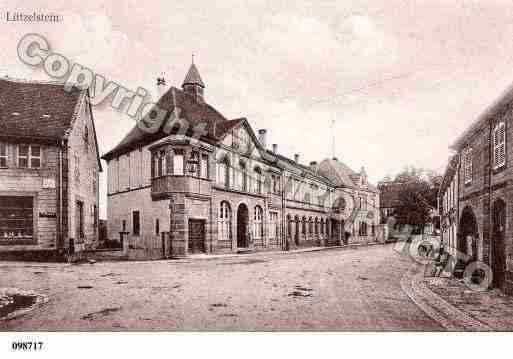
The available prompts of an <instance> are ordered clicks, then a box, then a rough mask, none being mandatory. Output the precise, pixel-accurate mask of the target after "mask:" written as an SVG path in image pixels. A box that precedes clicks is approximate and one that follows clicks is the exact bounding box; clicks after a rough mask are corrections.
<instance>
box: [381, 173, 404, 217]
mask: <svg viewBox="0 0 513 359" xmlns="http://www.w3.org/2000/svg"><path fill="white" fill-rule="evenodd" d="M401 186H402V184H401V183H398V182H394V181H391V180H389V181H380V182H378V191H379V211H380V215H381V222H382V223H387V221H388V219H389V218H390V217H393V216H394V214H395V210H396V207H397V206H398V205H399V192H400V190H401Z"/></svg>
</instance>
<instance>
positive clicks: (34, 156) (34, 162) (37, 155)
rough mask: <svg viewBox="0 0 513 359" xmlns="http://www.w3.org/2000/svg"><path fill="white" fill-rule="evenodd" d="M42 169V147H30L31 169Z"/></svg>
mask: <svg viewBox="0 0 513 359" xmlns="http://www.w3.org/2000/svg"><path fill="white" fill-rule="evenodd" d="M39 167H41V147H40V146H30V168H39Z"/></svg>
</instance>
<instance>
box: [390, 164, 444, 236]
mask: <svg viewBox="0 0 513 359" xmlns="http://www.w3.org/2000/svg"><path fill="white" fill-rule="evenodd" d="M395 182H396V183H397V184H399V186H398V194H397V205H396V208H395V212H394V215H395V217H396V219H397V222H398V223H399V224H402V225H405V224H409V225H411V226H414V227H416V228H419V229H421V230H422V229H423V228H424V226H425V225H426V224H427V223H429V222H431V217H432V212H433V211H436V209H437V195H438V189H439V188H440V184H441V182H442V176H440V175H438V174H437V173H435V172H434V171H430V170H424V169H420V168H415V167H407V168H405V169H404V170H403V171H402V172H400V173H399V174H397V176H396V177H395Z"/></svg>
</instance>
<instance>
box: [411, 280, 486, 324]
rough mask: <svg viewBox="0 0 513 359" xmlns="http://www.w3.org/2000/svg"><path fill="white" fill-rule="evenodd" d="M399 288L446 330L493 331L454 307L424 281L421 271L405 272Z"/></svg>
mask: <svg viewBox="0 0 513 359" xmlns="http://www.w3.org/2000/svg"><path fill="white" fill-rule="evenodd" d="M401 289H402V290H403V291H404V292H405V293H406V295H408V297H409V298H410V299H411V300H412V301H413V302H414V303H415V304H416V305H417V307H419V308H420V309H421V310H422V311H423V312H424V313H426V315H428V316H429V317H431V318H432V319H433V320H434V321H436V322H437V323H439V324H440V325H441V326H442V327H443V328H444V329H446V330H448V331H479V332H481V331H483V332H484V331H493V328H491V327H490V326H488V325H486V324H485V323H483V322H481V321H479V320H477V319H474V318H473V317H471V316H470V315H469V314H467V313H465V312H463V311H462V310H460V309H458V308H456V307H455V306H453V305H452V304H450V303H448V302H447V301H446V300H444V299H442V298H441V297H440V296H439V295H438V294H435V293H434V292H433V291H431V290H430V289H429V288H428V287H427V285H426V283H425V282H424V276H423V272H419V273H406V274H405V275H403V276H402V278H401Z"/></svg>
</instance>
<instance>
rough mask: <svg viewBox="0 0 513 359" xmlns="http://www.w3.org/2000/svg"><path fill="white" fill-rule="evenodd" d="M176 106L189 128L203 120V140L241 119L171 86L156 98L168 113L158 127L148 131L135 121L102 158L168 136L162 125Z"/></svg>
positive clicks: (217, 134) (108, 157) (119, 153)
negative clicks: (227, 114) (156, 129)
mask: <svg viewBox="0 0 513 359" xmlns="http://www.w3.org/2000/svg"><path fill="white" fill-rule="evenodd" d="M175 106H176V107H178V108H180V118H182V119H185V120H187V122H188V124H189V130H191V131H192V129H193V128H194V127H195V126H197V125H199V124H200V123H205V124H206V128H205V129H204V130H205V134H204V136H202V138H201V139H203V140H205V139H207V140H211V141H215V140H217V139H219V138H222V137H223V136H224V135H225V134H226V133H227V132H228V131H229V130H230V129H232V128H233V127H234V126H236V125H237V124H238V123H239V122H240V121H242V119H236V120H227V119H226V118H225V117H224V116H223V115H221V114H220V113H219V112H218V111H217V110H216V109H215V108H213V107H212V106H210V105H209V104H207V103H205V102H203V101H201V102H199V101H195V99H194V98H193V96H191V95H190V94H188V93H186V92H184V91H182V90H180V89H177V88H176V87H171V88H170V89H169V90H168V91H167V92H166V93H165V94H164V95H163V96H162V97H161V98H160V99H159V100H158V102H157V107H158V108H159V109H160V110H164V111H166V113H167V114H166V117H165V119H164V121H163V122H162V125H161V126H160V128H159V129H158V131H156V132H155V133H149V132H147V131H144V130H142V129H141V128H140V127H142V126H140V125H135V126H134V128H132V130H131V131H130V132H129V133H128V134H127V135H126V136H125V138H123V139H122V140H121V142H120V143H119V144H118V145H117V146H116V147H114V149H112V150H111V151H109V152H108V153H106V154H105V155H103V157H102V158H103V159H106V160H108V159H110V158H112V157H114V156H117V155H121V154H123V153H126V152H129V151H131V150H133V149H134V148H137V147H139V146H144V145H147V144H149V143H152V142H154V141H157V140H160V139H161V138H164V137H166V136H168V135H169V133H166V132H165V131H164V128H165V126H166V124H167V122H168V120H169V116H170V114H171V113H172V112H173V110H174V109H175ZM214 124H215V130H214Z"/></svg>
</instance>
